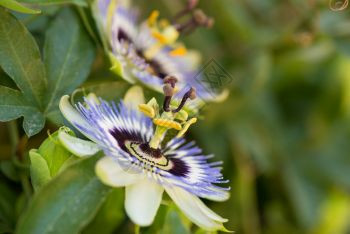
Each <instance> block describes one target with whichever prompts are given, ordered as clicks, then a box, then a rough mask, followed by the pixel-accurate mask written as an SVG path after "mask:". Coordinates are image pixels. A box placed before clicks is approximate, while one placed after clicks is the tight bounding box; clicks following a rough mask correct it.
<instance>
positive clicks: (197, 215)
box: [165, 186, 227, 231]
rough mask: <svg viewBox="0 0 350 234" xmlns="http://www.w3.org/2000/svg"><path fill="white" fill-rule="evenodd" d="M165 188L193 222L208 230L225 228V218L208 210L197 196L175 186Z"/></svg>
mask: <svg viewBox="0 0 350 234" xmlns="http://www.w3.org/2000/svg"><path fill="white" fill-rule="evenodd" d="M165 190H166V191H167V193H168V194H169V196H170V197H171V199H173V201H174V202H175V204H176V205H177V206H178V207H179V208H180V209H181V210H182V212H184V213H185V214H186V216H187V217H188V218H189V219H190V220H191V221H192V222H193V223H195V224H196V225H198V226H200V227H201V228H203V229H205V230H208V231H214V230H225V228H224V226H223V225H222V222H226V221H227V219H224V218H222V217H220V216H219V215H217V214H216V213H214V212H213V211H212V210H210V209H209V208H208V207H207V206H206V205H205V204H204V203H203V202H202V201H201V200H200V199H199V198H198V197H197V196H195V195H192V194H191V193H189V192H187V191H186V190H184V189H182V188H179V187H176V186H172V187H168V186H167V187H165Z"/></svg>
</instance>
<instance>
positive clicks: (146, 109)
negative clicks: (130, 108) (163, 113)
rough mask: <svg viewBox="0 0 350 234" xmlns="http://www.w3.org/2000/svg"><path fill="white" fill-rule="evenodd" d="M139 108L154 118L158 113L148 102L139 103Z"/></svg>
mask: <svg viewBox="0 0 350 234" xmlns="http://www.w3.org/2000/svg"><path fill="white" fill-rule="evenodd" d="M139 110H140V111H141V112H142V113H143V114H144V115H146V116H148V117H150V118H154V116H155V115H156V114H155V111H154V109H153V108H152V107H151V106H149V105H147V104H139Z"/></svg>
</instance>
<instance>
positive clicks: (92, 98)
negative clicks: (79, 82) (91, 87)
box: [86, 93, 100, 104]
mask: <svg viewBox="0 0 350 234" xmlns="http://www.w3.org/2000/svg"><path fill="white" fill-rule="evenodd" d="M86 99H87V100H88V101H90V102H91V103H95V104H100V100H99V99H98V97H97V96H96V94H94V93H89V94H88V95H87V96H86Z"/></svg>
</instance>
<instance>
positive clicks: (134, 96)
mask: <svg viewBox="0 0 350 234" xmlns="http://www.w3.org/2000/svg"><path fill="white" fill-rule="evenodd" d="M123 100H124V103H125V104H126V105H128V106H130V107H132V108H134V109H137V108H138V105H139V104H142V103H145V96H144V94H143V89H142V88H141V87H140V86H138V85H134V86H132V87H131V88H129V89H128V91H127V92H126V94H125V95H124V99H123Z"/></svg>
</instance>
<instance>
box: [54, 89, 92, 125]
mask: <svg viewBox="0 0 350 234" xmlns="http://www.w3.org/2000/svg"><path fill="white" fill-rule="evenodd" d="M59 107H60V110H61V112H62V114H63V116H64V117H65V118H66V119H67V120H68V121H69V122H70V123H71V124H73V125H74V126H75V125H76V124H80V125H82V126H84V127H87V128H88V127H89V124H88V123H87V122H86V120H85V119H84V118H83V117H82V116H81V115H80V113H79V112H78V111H77V110H76V109H75V108H74V107H73V106H72V105H71V104H70V102H69V96H68V95H64V96H63V97H62V98H61V100H60V104H59Z"/></svg>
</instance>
